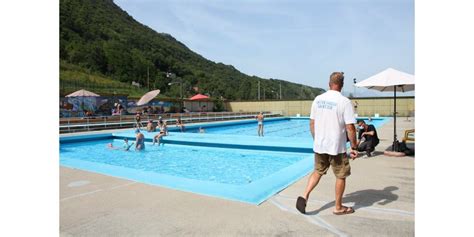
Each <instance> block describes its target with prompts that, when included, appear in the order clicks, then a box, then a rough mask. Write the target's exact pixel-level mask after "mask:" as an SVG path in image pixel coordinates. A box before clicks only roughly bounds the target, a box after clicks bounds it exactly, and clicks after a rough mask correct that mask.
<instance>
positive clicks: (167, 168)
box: [60, 139, 313, 204]
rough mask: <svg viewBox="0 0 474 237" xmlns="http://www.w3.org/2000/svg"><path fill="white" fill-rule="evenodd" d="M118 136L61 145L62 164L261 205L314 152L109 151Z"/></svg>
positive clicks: (303, 169)
mask: <svg viewBox="0 0 474 237" xmlns="http://www.w3.org/2000/svg"><path fill="white" fill-rule="evenodd" d="M108 143H112V144H113V145H114V146H117V147H121V144H122V143H123V141H122V140H118V139H101V140H95V141H82V142H72V143H65V144H61V146H60V164H61V165H63V166H66V167H71V168H79V169H83V170H87V171H92V172H97V173H102V174H106V175H110V176H115V177H120V178H125V179H130V180H134V181H138V182H143V183H148V184H153V185H159V186H164V187H168V188H173V189H178V190H183V191H191V192H196V193H200V194H204V195H209V196H216V197H221V198H226V199H231V200H238V201H242V202H247V203H252V204H259V203H261V202H263V201H264V200H266V199H267V198H268V197H270V196H271V195H273V194H275V193H276V192H278V191H280V190H282V189H284V188H285V187H287V186H288V185H289V184H291V183H292V182H295V181H296V180H298V179H299V178H301V177H303V176H304V175H306V174H307V173H308V172H309V171H310V170H311V169H312V163H313V155H312V154H308V153H295V152H273V151H261V150H247V149H229V148H209V147H196V146H185V145H173V144H164V145H162V146H156V145H155V146H152V145H151V143H146V150H145V151H142V152H137V151H129V152H126V151H123V150H112V149H110V148H108V147H107V144H108Z"/></svg>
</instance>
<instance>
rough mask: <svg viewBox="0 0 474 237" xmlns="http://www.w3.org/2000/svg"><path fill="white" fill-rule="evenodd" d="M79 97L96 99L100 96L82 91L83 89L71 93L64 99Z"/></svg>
mask: <svg viewBox="0 0 474 237" xmlns="http://www.w3.org/2000/svg"><path fill="white" fill-rule="evenodd" d="M81 96H84V97H85V96H95V97H98V96H100V95H98V94H96V93H94V92H90V91H87V90H84V89H81V90H78V91H76V92H73V93H71V94H69V95H66V97H81Z"/></svg>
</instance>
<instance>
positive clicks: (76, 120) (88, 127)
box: [59, 112, 282, 133]
mask: <svg viewBox="0 0 474 237" xmlns="http://www.w3.org/2000/svg"><path fill="white" fill-rule="evenodd" d="M257 114H258V112H206V113H200V112H196V113H165V114H147V115H142V116H141V121H142V124H143V125H145V126H146V123H147V122H148V121H149V120H153V121H156V120H159V119H160V117H161V119H162V120H163V121H167V124H168V125H173V124H176V121H177V119H178V118H181V121H183V122H184V123H199V122H209V121H223V120H236V119H249V118H255V116H256V115H257ZM263 114H264V115H265V116H266V117H278V116H282V115H281V114H278V113H271V112H264V113H263ZM135 126H136V121H135V115H113V116H92V117H69V118H60V119H59V132H60V133H71V132H80V131H94V130H105V129H119V128H132V127H135Z"/></svg>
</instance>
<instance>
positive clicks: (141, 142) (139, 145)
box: [135, 128, 145, 151]
mask: <svg viewBox="0 0 474 237" xmlns="http://www.w3.org/2000/svg"><path fill="white" fill-rule="evenodd" d="M135 134H136V135H137V136H136V140H135V150H136V151H142V150H145V136H144V135H143V133H141V132H140V129H138V128H137V130H135Z"/></svg>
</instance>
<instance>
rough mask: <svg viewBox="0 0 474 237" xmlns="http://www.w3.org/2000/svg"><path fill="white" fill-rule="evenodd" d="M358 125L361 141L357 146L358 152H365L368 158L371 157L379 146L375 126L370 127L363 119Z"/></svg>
mask: <svg viewBox="0 0 474 237" xmlns="http://www.w3.org/2000/svg"><path fill="white" fill-rule="evenodd" d="M357 125H358V126H359V136H358V138H359V141H358V144H357V150H358V151H365V152H366V154H367V156H368V157H371V156H372V152H373V151H374V150H375V147H376V146H377V145H378V144H379V137H378V136H377V130H375V127H374V125H372V124H369V125H368V124H366V123H365V121H364V120H362V119H360V120H358V121H357Z"/></svg>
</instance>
